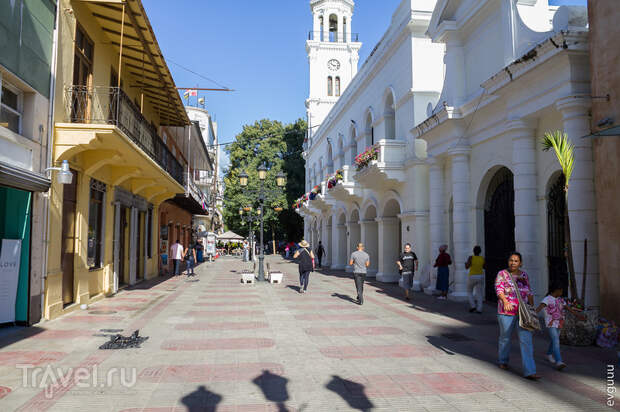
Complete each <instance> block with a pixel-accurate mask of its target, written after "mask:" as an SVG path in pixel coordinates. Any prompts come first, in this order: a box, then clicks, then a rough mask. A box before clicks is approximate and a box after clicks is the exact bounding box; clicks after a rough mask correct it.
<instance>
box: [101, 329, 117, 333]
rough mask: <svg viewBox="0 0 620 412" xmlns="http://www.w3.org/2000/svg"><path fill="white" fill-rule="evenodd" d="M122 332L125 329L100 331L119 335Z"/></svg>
mask: <svg viewBox="0 0 620 412" xmlns="http://www.w3.org/2000/svg"><path fill="white" fill-rule="evenodd" d="M122 331H123V329H99V332H105V333H119V332H122Z"/></svg>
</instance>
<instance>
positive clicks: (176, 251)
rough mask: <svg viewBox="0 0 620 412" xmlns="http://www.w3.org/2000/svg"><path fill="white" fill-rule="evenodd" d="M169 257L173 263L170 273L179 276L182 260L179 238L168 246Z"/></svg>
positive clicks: (181, 247) (181, 246)
mask: <svg viewBox="0 0 620 412" xmlns="http://www.w3.org/2000/svg"><path fill="white" fill-rule="evenodd" d="M170 258H171V259H172V265H173V272H172V273H173V274H174V276H179V275H180V274H181V261H182V260H183V245H182V244H181V243H180V242H179V239H177V241H176V242H174V243H173V244H172V246H170Z"/></svg>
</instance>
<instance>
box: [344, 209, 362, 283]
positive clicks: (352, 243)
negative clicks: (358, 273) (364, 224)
mask: <svg viewBox="0 0 620 412" xmlns="http://www.w3.org/2000/svg"><path fill="white" fill-rule="evenodd" d="M347 232H348V236H347V256H346V258H345V260H346V261H347V267H346V270H347V272H352V271H353V268H352V267H351V266H349V258H350V257H351V254H352V253H353V252H355V251H356V250H357V244H358V243H360V242H361V241H362V233H361V230H360V225H359V222H357V221H348V222H347Z"/></svg>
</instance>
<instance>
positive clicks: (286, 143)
mask: <svg viewBox="0 0 620 412" xmlns="http://www.w3.org/2000/svg"><path fill="white" fill-rule="evenodd" d="M306 128H307V126H306V122H305V121H304V120H302V119H300V120H297V121H296V122H295V123H292V124H287V125H283V124H282V123H281V122H278V121H272V120H268V119H263V120H260V121H257V122H255V123H254V124H253V125H245V126H244V127H243V131H242V132H241V133H240V134H238V135H237V136H236V139H235V141H234V142H233V143H232V144H231V145H229V146H228V148H227V151H228V154H229V157H230V166H229V168H228V169H227V170H226V172H225V177H224V184H225V190H224V221H225V223H226V225H227V227H228V228H229V230H232V231H234V232H236V233H239V234H241V235H243V236H247V235H248V229H249V226H248V224H247V223H245V224H243V222H242V220H241V218H240V216H239V208H243V207H246V206H251V207H252V208H254V209H256V208H258V195H257V194H248V195H244V194H243V191H242V190H241V186H240V184H239V175H240V174H241V172H242V171H245V172H246V173H247V174H248V176H249V179H248V188H249V189H250V190H255V189H258V188H259V187H260V180H259V179H258V171H257V169H258V167H259V166H260V165H261V164H263V163H264V164H265V165H266V166H267V168H268V169H269V171H268V173H267V178H266V179H265V182H264V185H265V189H267V190H268V191H269V190H275V191H276V193H278V191H277V190H276V187H277V186H276V175H277V174H278V172H280V171H283V172H284V173H286V175H287V184H286V187H285V189H284V191H281V192H280V193H278V194H276V195H274V196H272V195H267V198H266V200H265V209H264V213H265V219H264V224H265V240H267V239H271V234H272V230H273V231H274V232H275V237H276V239H277V240H293V241H296V240H299V239H300V238H301V236H302V234H303V221H302V219H301V217H300V216H299V215H297V214H296V213H295V211H294V210H291V206H290V205H291V204H292V203H293V201H294V200H295V199H296V198H297V197H299V196H300V195H301V194H302V193H303V190H304V181H305V167H304V159H303V158H302V156H301V152H302V144H303V140H304V137H305V134H306ZM274 207H282V208H283V209H284V210H283V211H282V212H280V213H278V212H275V211H274V210H273V208H274ZM254 227H255V229H258V228H259V226H258V225H256V224H254ZM257 238H258V234H257Z"/></svg>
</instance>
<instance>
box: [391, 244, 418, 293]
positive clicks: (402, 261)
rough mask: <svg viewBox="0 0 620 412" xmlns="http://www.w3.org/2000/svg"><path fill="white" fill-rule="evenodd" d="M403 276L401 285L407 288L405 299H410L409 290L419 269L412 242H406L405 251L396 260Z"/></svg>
mask: <svg viewBox="0 0 620 412" xmlns="http://www.w3.org/2000/svg"><path fill="white" fill-rule="evenodd" d="M396 264H397V265H398V269H399V270H400V275H401V278H402V282H401V287H402V288H403V289H405V299H406V300H409V291H410V290H411V288H412V287H413V275H414V273H415V271H416V270H418V257H417V256H416V254H415V253H413V252H412V251H411V244H410V243H407V244H405V251H404V252H403V253H402V254H401V255H400V258H399V259H398V260H397V261H396Z"/></svg>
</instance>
